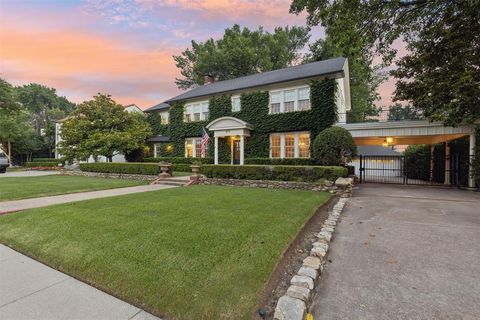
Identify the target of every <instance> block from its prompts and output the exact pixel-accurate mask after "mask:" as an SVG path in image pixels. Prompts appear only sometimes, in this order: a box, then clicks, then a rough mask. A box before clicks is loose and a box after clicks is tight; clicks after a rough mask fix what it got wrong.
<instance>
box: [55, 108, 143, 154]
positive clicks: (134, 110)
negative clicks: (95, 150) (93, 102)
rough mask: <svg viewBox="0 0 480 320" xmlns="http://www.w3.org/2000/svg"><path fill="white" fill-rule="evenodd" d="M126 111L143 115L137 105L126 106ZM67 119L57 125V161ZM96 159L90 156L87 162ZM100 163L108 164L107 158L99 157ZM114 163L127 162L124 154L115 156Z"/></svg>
mask: <svg viewBox="0 0 480 320" xmlns="http://www.w3.org/2000/svg"><path fill="white" fill-rule="evenodd" d="M124 108H125V111H126V112H129V113H132V112H140V113H143V111H142V109H140V108H139V107H138V106H137V105H136V104H129V105H127V106H124ZM63 120H65V119H62V120H60V121H58V122H57V123H55V159H60V158H61V157H62V155H61V154H60V153H59V152H58V148H57V147H56V146H57V145H58V144H59V143H60V142H61V141H62V121H63ZM94 161H95V159H94V158H93V157H92V156H90V158H88V159H87V162H94ZM97 161H98V162H107V158H106V157H103V156H101V157H98V158H97ZM112 162H126V160H125V156H124V155H123V154H117V155H115V156H113V158H112Z"/></svg>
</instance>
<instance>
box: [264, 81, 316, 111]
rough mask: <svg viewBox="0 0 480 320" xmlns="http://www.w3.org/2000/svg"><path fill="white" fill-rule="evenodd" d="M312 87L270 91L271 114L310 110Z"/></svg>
mask: <svg viewBox="0 0 480 320" xmlns="http://www.w3.org/2000/svg"><path fill="white" fill-rule="evenodd" d="M310 108H311V105H310V87H309V86H303V87H296V88H289V89H283V90H272V91H270V114H276V113H283V112H293V111H305V110H310Z"/></svg>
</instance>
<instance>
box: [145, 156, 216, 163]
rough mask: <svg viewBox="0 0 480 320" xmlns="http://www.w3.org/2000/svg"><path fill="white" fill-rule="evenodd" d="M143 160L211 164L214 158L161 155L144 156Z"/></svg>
mask: <svg viewBox="0 0 480 320" xmlns="http://www.w3.org/2000/svg"><path fill="white" fill-rule="evenodd" d="M143 162H154V163H159V162H168V163H172V164H177V163H178V164H193V163H197V162H201V163H205V164H209V163H213V159H212V158H185V157H160V158H154V157H149V158H144V159H143Z"/></svg>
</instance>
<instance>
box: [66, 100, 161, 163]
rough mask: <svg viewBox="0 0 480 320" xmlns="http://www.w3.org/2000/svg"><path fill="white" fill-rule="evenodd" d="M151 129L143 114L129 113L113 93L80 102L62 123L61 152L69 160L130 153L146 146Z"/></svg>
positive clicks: (110, 156) (110, 157)
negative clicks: (112, 95)
mask: <svg viewBox="0 0 480 320" xmlns="http://www.w3.org/2000/svg"><path fill="white" fill-rule="evenodd" d="M151 134H152V133H151V129H150V126H149V125H148V123H147V122H146V120H145V119H144V117H143V115H142V114H138V113H136V112H134V113H128V112H127V111H125V109H124V108H123V107H122V106H121V105H120V104H118V103H116V102H115V101H114V100H113V99H112V98H111V97H110V96H109V95H103V94H99V95H98V96H95V97H93V100H90V101H85V102H83V103H82V104H80V105H79V106H78V107H77V108H76V109H75V111H73V112H72V113H71V115H70V116H69V117H68V118H67V119H66V120H65V121H63V122H62V141H61V142H60V148H59V152H60V153H61V154H62V155H64V156H65V157H66V158H67V159H69V160H74V159H79V160H86V159H88V157H90V156H93V157H94V158H97V157H99V156H105V157H106V158H107V159H108V161H110V162H111V161H112V158H113V156H115V155H116V154H120V153H122V154H127V153H129V152H131V151H133V150H136V149H139V148H140V147H142V146H143V145H144V142H145V139H146V138H147V137H148V136H150V135H151Z"/></svg>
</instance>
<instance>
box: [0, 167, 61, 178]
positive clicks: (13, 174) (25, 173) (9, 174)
mask: <svg viewBox="0 0 480 320" xmlns="http://www.w3.org/2000/svg"><path fill="white" fill-rule="evenodd" d="M7 170H8V169H7ZM52 174H60V171H58V170H51V171H50V170H49V171H34V170H28V171H14V172H7V173H0V178H11V177H41V176H49V175H52Z"/></svg>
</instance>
